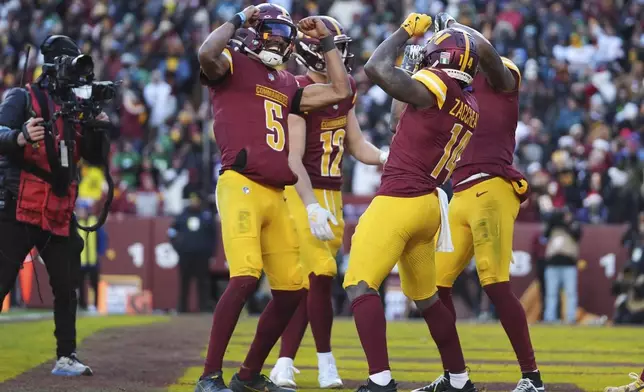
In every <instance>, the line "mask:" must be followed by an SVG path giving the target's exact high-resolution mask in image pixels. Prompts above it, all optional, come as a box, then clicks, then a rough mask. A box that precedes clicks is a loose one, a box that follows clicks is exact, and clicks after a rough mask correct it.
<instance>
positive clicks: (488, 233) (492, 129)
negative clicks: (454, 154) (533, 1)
mask: <svg viewBox="0 0 644 392" xmlns="http://www.w3.org/2000/svg"><path fill="white" fill-rule="evenodd" d="M448 26H450V28H451V29H454V28H455V29H459V30H463V31H466V32H468V33H469V34H470V35H471V36H472V37H474V40H475V41H476V43H477V47H478V51H479V58H480V61H479V66H480V68H481V70H482V72H479V73H478V74H477V75H476V77H475V78H474V83H473V84H472V88H473V94H474V96H475V97H476V99H477V102H478V104H479V110H480V112H481V117H480V119H479V124H478V129H477V131H476V133H475V134H474V135H473V136H472V139H471V140H470V144H469V146H468V148H466V149H465V151H464V152H463V154H462V155H461V158H460V160H459V161H458V162H457V163H456V169H454V173H453V175H452V184H453V186H454V196H453V198H452V200H451V202H450V205H449V223H450V227H451V230H452V238H453V241H454V252H452V253H439V254H438V255H437V256H436V278H437V280H436V283H437V285H438V293H439V296H440V298H441V300H442V301H443V303H444V304H445V305H446V306H447V307H448V309H450V311H451V312H452V315H454V317H456V312H455V310H454V303H453V302H452V285H453V283H454V281H455V280H456V278H457V277H458V275H459V274H460V273H461V272H462V271H463V270H464V269H465V267H466V266H467V265H468V264H469V262H470V260H472V256H474V259H475V261H476V268H477V271H478V276H479V279H480V281H481V285H482V286H483V289H484V290H485V292H486V293H487V295H488V297H489V298H490V300H491V301H492V303H493V304H494V307H495V309H496V312H497V314H498V316H499V319H500V321H501V324H502V325H503V328H504V329H505V332H506V334H507V335H508V338H509V339H510V343H511V344H512V347H513V348H514V351H515V354H516V356H517V359H518V362H519V366H520V368H521V373H522V375H521V379H520V381H519V383H518V384H517V386H516V388H515V389H514V392H543V391H544V390H545V389H544V386H543V382H542V381H541V374H540V373H539V371H538V370H537V364H536V361H535V356H534V350H533V349H532V342H531V341H530V332H529V330H528V323H527V321H526V316H525V312H524V310H523V307H522V306H521V303H520V302H519V299H518V298H517V297H516V296H515V295H514V293H513V292H512V290H511V287H510V263H511V262H512V240H513V235H514V221H515V219H516V217H517V214H518V212H519V205H520V203H521V201H522V200H525V197H526V196H527V191H528V184H527V181H526V180H525V179H524V177H523V175H521V173H519V172H518V171H516V170H515V169H514V168H513V167H512V160H513V153H514V149H515V135H514V132H515V130H516V128H517V122H518V120H519V83H520V82H521V74H520V73H519V69H518V68H517V66H516V65H514V63H512V61H510V60H509V59H507V58H503V57H500V56H499V55H498V53H497V52H496V50H495V49H494V47H493V46H492V45H491V44H490V43H489V42H488V41H487V40H486V39H485V38H484V37H483V36H482V35H481V34H480V33H479V32H477V31H476V30H473V29H471V28H469V27H467V26H463V25H461V24H458V23H455V22H454V19H453V18H452V17H451V16H449V15H448V14H446V13H440V14H438V15H437V16H436V19H435V20H434V29H435V31H436V33H437V34H441V33H440V32H441V31H442V30H443V29H447V28H448ZM448 384H449V374H447V372H446V373H445V374H444V375H441V376H439V377H438V378H437V379H436V380H435V381H434V382H433V383H431V384H429V385H427V386H425V387H423V388H420V389H419V390H417V391H422V392H435V391H442V390H444V388H445V387H446V385H448Z"/></svg>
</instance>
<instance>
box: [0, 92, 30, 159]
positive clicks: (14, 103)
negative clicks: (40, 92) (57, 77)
mask: <svg viewBox="0 0 644 392" xmlns="http://www.w3.org/2000/svg"><path fill="white" fill-rule="evenodd" d="M28 96H29V95H28V93H27V91H25V90H24V89H21V88H14V89H11V90H9V92H8V93H7V96H6V98H5V100H4V101H3V102H2V103H1V104H0V154H8V153H12V152H16V151H19V150H20V149H21V147H20V146H19V145H18V143H17V139H18V134H19V133H20V132H21V128H22V125H23V124H24V123H25V122H26V121H27V120H28V119H29V117H30V116H29V113H27V103H28V102H27V97H28Z"/></svg>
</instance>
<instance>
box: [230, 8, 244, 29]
mask: <svg viewBox="0 0 644 392" xmlns="http://www.w3.org/2000/svg"><path fill="white" fill-rule="evenodd" d="M244 22H246V15H244V13H243V12H238V13H236V14H235V16H233V18H232V19H231V20H229V21H228V23H230V24H232V25H233V26H235V29H238V28H240V27H241V26H242V25H243V24H244Z"/></svg>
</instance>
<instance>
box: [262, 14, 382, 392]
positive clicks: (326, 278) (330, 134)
mask: <svg viewBox="0 0 644 392" xmlns="http://www.w3.org/2000/svg"><path fill="white" fill-rule="evenodd" d="M320 19H322V21H323V22H324V24H325V25H326V26H327V27H328V29H329V30H330V31H331V34H332V35H333V36H334V37H333V38H334V41H335V44H336V46H337V47H338V50H339V51H340V53H341V54H342V57H343V59H344V63H345V66H346V68H347V72H351V67H350V63H351V60H352V57H353V55H352V54H351V53H350V52H349V43H350V42H351V38H350V37H348V36H347V35H346V33H345V31H344V28H343V27H342V26H341V25H340V23H338V21H336V20H335V19H333V18H330V17H328V16H320ZM320 49H321V48H320V42H319V40H317V39H315V38H311V37H307V36H302V37H299V38H298V39H297V40H296V43H295V56H296V59H297V60H298V62H299V63H300V64H302V65H304V66H306V67H307V68H308V72H307V73H306V75H302V76H298V77H297V78H296V79H297V80H298V82H299V84H300V86H301V87H303V86H308V85H310V84H313V83H325V82H326V81H327V79H328V75H327V74H326V62H325V61H324V55H323V54H322V52H321V50H320ZM350 80H351V88H352V90H353V95H352V96H351V97H350V98H346V99H344V100H342V101H340V102H338V103H337V104H335V105H330V106H327V107H326V108H323V109H318V110H313V111H310V112H308V113H304V114H303V115H301V116H298V115H293V114H292V115H290V116H289V118H288V123H289V124H288V128H289V136H290V151H289V162H290V166H291V169H293V171H294V172H295V174H297V176H298V181H297V183H296V184H295V186H294V187H293V186H289V187H286V191H285V194H286V201H287V205H288V207H289V211H290V213H291V216H292V217H293V219H294V221H295V228H296V231H297V234H298V239H299V243H300V260H301V262H302V267H303V269H304V274H305V276H304V283H305V285H304V286H305V288H306V289H307V290H308V293H307V294H306V295H305V296H304V297H303V298H302V302H301V304H300V306H299V307H298V309H297V311H296V312H295V315H294V316H293V318H292V319H291V321H290V322H289V325H288V327H287V328H286V330H285V331H284V333H283V334H282V343H281V349H280V357H279V359H278V360H277V363H276V364H275V367H274V368H273V370H272V371H271V380H273V382H274V383H275V384H277V385H278V386H283V387H290V388H295V387H296V386H297V385H296V383H295V372H296V369H295V367H294V366H293V360H294V358H295V355H296V353H297V350H298V348H299V346H300V343H301V341H302V337H303V336H304V332H305V331H306V326H307V324H308V322H309V321H310V323H311V331H312V332H313V338H314V340H315V346H316V349H317V357H318V370H319V374H318V382H319V385H320V387H321V388H339V387H342V380H341V379H340V376H339V375H338V370H337V367H336V364H335V359H334V357H333V354H332V353H331V325H332V323H333V306H332V304H331V288H332V283H333V278H334V277H335V275H336V274H337V266H336V261H335V256H336V254H337V253H338V250H339V249H340V246H341V245H342V238H343V234H344V219H343V218H342V192H341V187H342V160H343V158H344V152H345V151H348V152H349V153H351V154H352V155H353V156H354V157H355V158H357V159H358V160H359V161H361V162H363V163H366V164H368V165H378V164H381V163H384V162H385V160H386V156H387V154H386V153H385V152H383V151H380V150H379V149H377V148H376V147H374V146H373V144H371V143H369V142H368V141H367V140H366V139H365V138H364V137H363V135H362V132H361V130H360V125H359V124H358V119H357V117H356V113H355V108H354V105H355V102H356V98H357V92H356V83H355V81H354V80H353V78H350ZM329 219H333V220H334V221H333V224H332V225H329V223H328V220H329Z"/></svg>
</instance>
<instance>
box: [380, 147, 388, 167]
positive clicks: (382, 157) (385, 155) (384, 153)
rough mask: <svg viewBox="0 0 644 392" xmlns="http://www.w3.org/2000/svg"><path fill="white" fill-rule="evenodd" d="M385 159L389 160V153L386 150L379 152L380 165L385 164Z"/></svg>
mask: <svg viewBox="0 0 644 392" xmlns="http://www.w3.org/2000/svg"><path fill="white" fill-rule="evenodd" d="M387 159H389V151H388V150H387V151H382V150H381V151H380V163H382V164H383V165H384V164H385V162H387Z"/></svg>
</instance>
